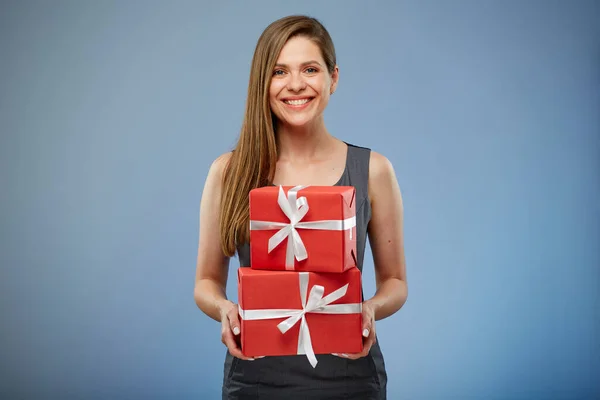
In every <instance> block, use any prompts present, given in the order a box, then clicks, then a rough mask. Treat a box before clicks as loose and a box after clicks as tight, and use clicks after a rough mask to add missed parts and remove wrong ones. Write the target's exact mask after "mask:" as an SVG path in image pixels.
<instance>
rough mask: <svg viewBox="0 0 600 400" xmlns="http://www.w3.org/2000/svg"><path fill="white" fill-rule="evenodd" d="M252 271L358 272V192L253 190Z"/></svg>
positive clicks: (303, 188)
mask: <svg viewBox="0 0 600 400" xmlns="http://www.w3.org/2000/svg"><path fill="white" fill-rule="evenodd" d="M250 266H251V267H252V268H253V269H263V270H264V269H266V270H291V271H305V272H336V273H341V272H344V271H346V270H348V269H349V268H351V267H354V266H356V204H355V189H354V187H352V186H295V187H291V186H283V187H282V186H267V187H262V188H258V189H253V190H251V191H250Z"/></svg>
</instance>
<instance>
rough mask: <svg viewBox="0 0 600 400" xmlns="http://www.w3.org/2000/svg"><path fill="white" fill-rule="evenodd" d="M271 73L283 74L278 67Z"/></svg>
mask: <svg viewBox="0 0 600 400" xmlns="http://www.w3.org/2000/svg"><path fill="white" fill-rule="evenodd" d="M273 75H283V71H282V70H280V69H277V70H275V71H274V72H273Z"/></svg>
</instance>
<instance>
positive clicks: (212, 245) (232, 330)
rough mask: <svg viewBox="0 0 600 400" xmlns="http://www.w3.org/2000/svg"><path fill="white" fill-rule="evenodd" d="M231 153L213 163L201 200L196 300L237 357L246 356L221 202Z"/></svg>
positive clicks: (222, 339) (222, 340)
mask: <svg viewBox="0 0 600 400" xmlns="http://www.w3.org/2000/svg"><path fill="white" fill-rule="evenodd" d="M230 156H231V153H227V154H224V155H222V156H221V157H219V158H217V159H216V160H215V161H214V162H213V164H212V165H211V167H210V170H209V172H208V176H207V178H206V183H205V184H204V190H203V192H202V200H201V202H200V235H199V236H200V240H199V242H198V258H197V263H196V283H195V285H194V300H195V301H196V304H197V305H198V308H200V310H202V311H203V312H204V313H205V314H206V315H208V316H209V317H211V318H212V319H214V320H215V321H219V322H221V342H223V344H225V345H226V346H227V348H228V349H229V352H230V353H231V354H232V355H233V356H235V357H238V358H242V359H246V360H247V359H249V358H248V357H244V355H243V354H242V352H241V350H240V348H239V346H238V345H237V343H236V341H235V335H239V333H240V323H239V318H238V308H237V305H235V304H234V303H233V302H231V301H229V300H228V299H227V295H226V290H225V289H226V285H227V275H228V270H229V257H227V256H225V255H224V254H223V250H222V248H221V236H220V235H219V204H220V201H221V186H222V178H223V172H224V170H225V167H226V165H227V162H228V161H229V157H230Z"/></svg>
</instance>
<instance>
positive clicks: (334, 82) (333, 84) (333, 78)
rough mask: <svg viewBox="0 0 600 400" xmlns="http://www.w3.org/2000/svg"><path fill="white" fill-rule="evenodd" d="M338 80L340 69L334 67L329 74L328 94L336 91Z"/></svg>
mask: <svg viewBox="0 0 600 400" xmlns="http://www.w3.org/2000/svg"><path fill="white" fill-rule="evenodd" d="M339 79H340V69H339V68H338V66H337V65H336V66H335V68H334V69H333V73H332V74H331V86H330V88H329V94H333V93H334V92H335V90H336V89H337V85H338V81H339Z"/></svg>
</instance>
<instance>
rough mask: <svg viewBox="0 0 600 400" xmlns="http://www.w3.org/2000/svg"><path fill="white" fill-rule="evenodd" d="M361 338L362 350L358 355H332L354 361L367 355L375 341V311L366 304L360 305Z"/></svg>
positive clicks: (365, 302) (366, 302)
mask: <svg viewBox="0 0 600 400" xmlns="http://www.w3.org/2000/svg"><path fill="white" fill-rule="evenodd" d="M361 331H362V336H363V350H362V351H361V352H360V353H354V354H346V353H333V355H334V356H338V357H344V358H349V359H352V360H356V359H358V358H361V357H365V356H366V355H367V354H369V351H370V350H371V346H373V344H374V343H375V341H376V340H377V339H376V337H377V335H376V334H375V310H373V306H372V305H371V304H370V303H369V302H368V301H364V302H363V303H362V329H361Z"/></svg>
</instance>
